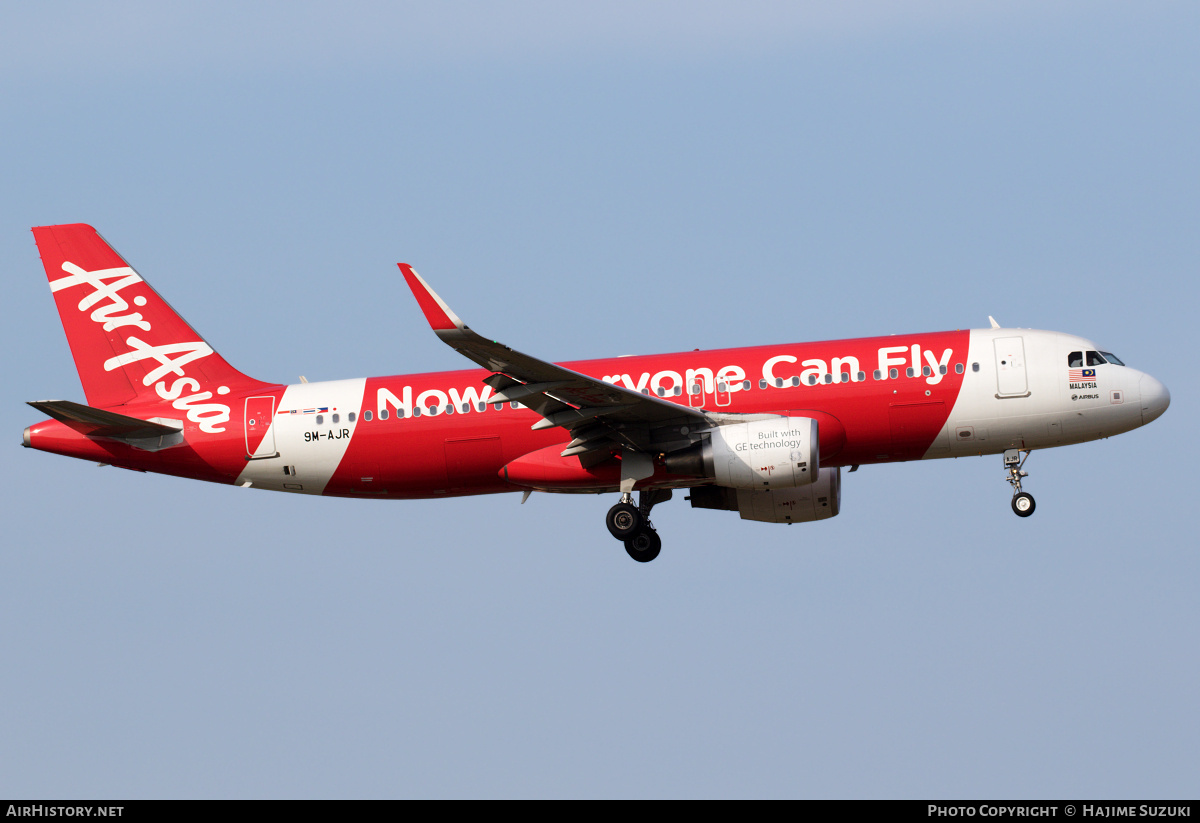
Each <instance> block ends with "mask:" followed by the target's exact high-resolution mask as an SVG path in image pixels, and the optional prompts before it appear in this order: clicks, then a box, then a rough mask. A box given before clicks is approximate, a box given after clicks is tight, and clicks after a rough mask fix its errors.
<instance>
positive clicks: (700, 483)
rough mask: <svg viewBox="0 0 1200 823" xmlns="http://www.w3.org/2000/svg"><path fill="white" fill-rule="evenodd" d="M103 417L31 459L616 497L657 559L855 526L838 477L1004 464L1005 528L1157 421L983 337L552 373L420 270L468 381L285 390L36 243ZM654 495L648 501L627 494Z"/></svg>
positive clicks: (633, 360)
mask: <svg viewBox="0 0 1200 823" xmlns="http://www.w3.org/2000/svg"><path fill="white" fill-rule="evenodd" d="M33 235H34V239H35V241H36V243H37V247H38V250H39V252H40V254H41V258H42V263H43V265H44V266H45V269H46V274H47V277H48V280H49V284H50V291H51V293H52V294H53V295H54V300H55V303H56V305H57V307H58V312H59V316H60V318H61V320H62V324H63V329H64V330H65V332H66V335H67V341H68V343H69V345H70V348H71V353H72V355H73V357H74V359H75V365H76V367H77V369H78V371H79V378H80V381H81V383H82V384H83V392H84V395H85V397H86V399H87V403H86V404H83V403H77V402H73V401H69V400H43V401H36V402H31V403H30V404H29V405H31V406H33V407H34V408H36V409H38V410H39V411H41V412H43V413H44V414H45V415H47V416H48V417H49V418H51V419H49V420H45V421H43V422H40V423H37V424H34V425H32V426H29V427H28V428H26V429H25V431H24V435H23V443H24V445H25V446H26V447H27V448H33V449H40V450H42V451H47V452H52V453H55V454H61V455H66V456H69V457H76V458H80V459H85V460H93V461H97V462H99V463H101V464H102V465H112V466H118V467H121V468H125V469H132V470H135V471H142V472H157V473H161V474H168V475H175V476H179V477H187V478H193V479H197V480H207V481H210V482H214V483H225V484H231V485H236V486H240V487H245V488H254V489H269V490H272V491H282V492H293V493H296V494H314V495H325V496H336V497H356V498H367V499H374V498H380V499H387V500H396V499H418V498H437V497H450V496H458V495H472V494H493V493H500V492H522V493H523V495H524V497H523V499H522V502H524V500H525V499H527V498H528V496H529V495H530V494H531V493H532V492H534V491H538V492H557V493H590V494H619V495H620V498H619V500H618V502H617V503H616V504H615V505H613V506H612V507H611V508H610V509H609V510H608V512H607V514H606V518H605V523H606V526H607V528H608V531H609V532H610V533H611V534H612V536H613V537H615V538H616V539H617V540H619V541H621V542H622V543H623V544H624V546H625V549H626V551H627V552H628V554H629V556H630V557H632V558H633V559H635V560H637V561H640V562H647V561H650V560H653V559H654V558H656V557H657V556H658V554H659V552H660V550H661V548H662V541H661V539H660V537H659V536H658V533H657V531H656V530H655V528H654V525H653V523H652V522H651V520H650V512H651V509H652V508H653V507H654V506H655V505H658V504H659V503H662V502H665V501H666V500H668V499H670V498H671V496H672V494H673V492H674V491H675V490H686V491H687V498H686V499H687V500H689V501H690V503H691V506H692V507H693V508H701V509H714V510H723V511H736V512H737V513H738V514H739V515H740V516H741V518H742V519H745V520H756V521H762V522H768V523H787V524H792V523H803V522H812V521H817V520H825V519H828V518H831V517H835V516H837V515H838V514H839V513H840V511H841V492H842V475H841V470H842V469H843V468H846V467H849V471H850V472H854V471H857V469H858V468H859V466H862V465H870V464H876V463H894V462H901V461H909V460H929V459H938V458H947V457H962V456H967V455H985V454H987V455H994V454H1000V455H1002V456H1003V463H1004V469H1005V472H1006V476H1007V479H1008V482H1009V484H1010V485H1011V486H1012V491H1013V496H1012V510H1013V511H1014V512H1015V513H1016V514H1017V515H1018V516H1020V517H1028V516H1029V515H1031V514H1033V512H1034V508H1035V502H1034V499H1033V496H1032V495H1030V494H1029V493H1028V492H1026V491H1024V490H1023V489H1022V485H1021V481H1022V480H1023V479H1024V478H1026V477H1028V472H1027V471H1026V470H1025V469H1024V465H1025V461H1026V460H1027V459H1028V457H1029V455H1030V453H1031V452H1032V451H1033V450H1035V449H1043V448H1051V447H1054V446H1064V445H1068V444H1073V443H1082V442H1086V441H1089V440H1096V439H1099V438H1104V437H1110V436H1112V435H1114V434H1120V433H1122V432H1126V431H1130V430H1131V429H1135V428H1138V427H1139V426H1143V425H1146V424H1147V423H1149V422H1150V421H1152V420H1154V419H1156V418H1157V417H1159V416H1160V415H1161V414H1162V413H1163V412H1164V411H1166V409H1167V407H1168V405H1169V404H1170V402H1171V396H1170V393H1169V392H1168V391H1167V388H1166V387H1165V386H1164V385H1163V384H1162V383H1161V382H1160V381H1158V380H1157V379H1155V378H1154V377H1152V376H1150V375H1149V374H1146V373H1144V372H1141V371H1138V370H1136V369H1134V368H1132V367H1129V366H1126V365H1125V364H1124V363H1122V362H1121V360H1120V359H1118V358H1117V357H1116V356H1115V355H1113V354H1111V353H1109V352H1107V351H1104V350H1102V349H1100V347H1098V346H1097V345H1095V344H1094V343H1092V342H1091V341H1089V340H1086V339H1084V338H1082V337H1076V336H1074V335H1070V334H1063V333H1059V332H1054V331H1037V330H1031V329H1017V328H1001V327H1000V325H999V324H998V323H996V321H995V320H993V319H991V318H989V321H990V325H991V328H988V329H972V330H959V331H947V332H933V333H922V334H909V335H893V336H883V337H870V338H859V339H850V340H829V341H822V342H815V343H790V344H783V345H774V346H758V347H752V348H734V349H720V350H710V351H699V350H696V351H690V352H678V353H674V354H656V355H641V356H628V357H620V358H610V359H602V360H586V361H579V362H570V363H562V364H555V363H551V362H548V361H544V360H539V359H537V358H535V357H532V356H530V355H526V354H522V353H520V352H517V351H514V350H513V349H511V348H509V347H508V346H505V345H504V344H502V343H499V342H495V341H493V340H491V339H490V338H487V337H484V336H482V335H480V334H477V333H476V332H475V331H473V330H472V329H471V328H470V327H468V326H467V325H466V324H465V323H463V321H462V320H461V319H459V317H458V316H457V315H456V314H455V313H454V312H453V311H451V309H450V308H449V306H447V305H446V303H445V301H443V300H442V298H441V297H439V296H438V295H437V294H436V293H435V292H434V291H433V289H432V288H430V286H429V285H428V283H426V282H425V280H424V279H423V278H421V276H420V275H418V274H417V273H416V271H414V270H413V268H412V267H411V266H409V265H407V264H404V263H401V264H399V267H400V271H401V273H402V275H403V277H404V279H405V281H406V282H407V284H408V286H409V288H410V289H411V290H412V293H413V295H414V297H415V298H416V301H417V303H418V305H419V306H420V308H421V310H422V312H423V313H424V315H425V318H426V320H427V321H428V322H429V324H430V326H431V327H432V329H433V331H434V333H435V334H436V335H437V336H438V337H439V338H440V339H441V340H442V342H444V343H446V344H447V345H449V346H450V347H451V348H453V349H455V350H456V351H458V352H459V353H460V354H462V355H463V356H465V357H466V358H467V359H468V360H471V361H472V362H473V363H474V364H475V365H476V366H477V367H479V368H476V369H471V370H463V371H451V372H436V373H428V374H410V375H395V376H390V377H368V378H357V379H353V380H335V381H330V382H316V383H309V382H307V381H306V380H305V379H304V378H303V377H301V382H300V383H299V384H293V385H284V384H280V383H268V382H262V381H259V380H255V379H253V378H251V377H248V376H246V375H245V374H242V373H241V372H239V371H238V370H236V369H235V368H233V367H232V366H231V365H229V363H227V362H226V361H225V360H224V358H222V357H221V355H219V354H217V353H216V352H215V351H214V350H213V349H212V347H211V346H209V345H208V343H206V342H205V341H204V339H203V338H202V337H200V335H198V334H197V333H196V332H195V331H194V330H193V329H192V328H191V326H189V325H188V324H187V323H186V322H185V321H184V320H183V318H181V317H180V316H179V315H178V314H176V313H175V311H174V310H173V309H172V308H171V307H170V306H169V305H168V304H167V302H166V301H165V300H163V299H162V298H161V297H159V295H158V294H157V293H156V292H155V291H154V290H153V289H152V288H151V287H150V285H149V284H148V283H147V282H146V281H145V280H144V279H143V278H142V277H141V275H140V274H138V273H137V272H136V271H135V270H134V269H133V267H132V266H130V265H129V264H128V263H127V262H126V261H125V259H124V258H123V257H121V256H120V255H119V254H118V253H117V252H116V251H114V250H113V248H112V247H111V246H110V245H109V244H108V243H107V242H106V241H105V240H104V239H103V238H102V237H101V236H100V235H99V233H97V232H96V230H95V229H93V228H92V227H91V226H88V225H84V224H72V225H60V226H43V227H37V228H34V229H33ZM635 491H636V492H637V493H638V497H637V500H636V502H635V500H634V494H633V493H634V492H635Z"/></svg>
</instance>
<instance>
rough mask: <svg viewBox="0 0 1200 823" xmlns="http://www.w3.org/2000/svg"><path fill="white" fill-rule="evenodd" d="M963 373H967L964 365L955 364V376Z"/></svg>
mask: <svg viewBox="0 0 1200 823" xmlns="http://www.w3.org/2000/svg"><path fill="white" fill-rule="evenodd" d="M963 371H965V370H964V369H963V364H962V363H955V364H954V373H955V374H962V373H963Z"/></svg>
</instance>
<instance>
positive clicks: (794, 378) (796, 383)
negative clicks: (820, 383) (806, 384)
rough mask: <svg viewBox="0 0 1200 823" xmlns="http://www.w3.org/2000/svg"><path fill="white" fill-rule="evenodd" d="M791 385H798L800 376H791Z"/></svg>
mask: <svg viewBox="0 0 1200 823" xmlns="http://www.w3.org/2000/svg"><path fill="white" fill-rule="evenodd" d="M792 385H793V386H799V385H800V378H799V377H793V378H792Z"/></svg>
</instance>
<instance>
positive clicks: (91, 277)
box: [50, 261, 229, 434]
mask: <svg viewBox="0 0 1200 823" xmlns="http://www.w3.org/2000/svg"><path fill="white" fill-rule="evenodd" d="M62 269H63V271H65V272H67V276H66V277H60V278H59V279H57V280H52V281H50V291H51V292H60V291H62V290H63V289H67V288H70V287H72V286H90V287H91V291H90V292H89V293H88V294H87V295H86V296H85V297H84V298H83V299H82V300H80V301H79V310H80V311H81V312H88V311H90V314H89V317H90V318H91V320H92V322H93V323H99V324H101V325H102V326H103V327H104V330H105V331H106V332H109V331H113V330H114V329H119V328H124V327H130V326H131V327H133V328H135V329H140V330H141V331H144V332H148V331H150V330H151V326H150V322H149V321H148V320H146V319H145V318H144V317H143V316H142V313H141V312H139V311H131V306H130V305H129V303H128V302H127V301H126V300H125V298H124V297H123V296H122V295H121V290H122V289H124V288H127V287H129V286H132V285H133V284H134V283H141V282H142V278H141V276H140V275H139V274H138V273H137V272H135V271H134V270H133V269H131V268H129V267H128V266H122V267H120V268H115V269H98V270H97V271H86V270H84V269H82V268H80V267H79V266H77V265H75V264H74V263H71V262H69V261H68V262H65V263H63V264H62ZM146 302H147V301H146V298H145V297H143V296H141V295H138V296H137V297H134V298H133V304H134V305H135V306H138V307H141V306H145V305H146ZM125 345H126V346H128V347H129V351H127V352H125V353H124V354H118V355H117V356H116V357H110V358H109V359H108V360H105V361H104V370H105V371H112V370H113V369H116V368H120V367H122V366H126V365H128V364H130V363H137V362H138V361H141V360H153V361H154V362H156V363H158V365H157V366H156V367H155V368H153V369H151V370H150V371H148V372H147V373H146V376H145V377H143V378H142V385H144V386H150V385H153V386H154V391H155V393H156V394H157V395H158V396H159V397H161V398H162V399H163V400H169V401H171V406H172V408H176V409H178V410H179V411H182V412H185V413H186V414H187V419H188V420H190V421H192V422H193V423H196V424H198V425H199V426H200V430H201V431H204V432H208V433H210V434H213V433H216V432H223V431H225V429H224V427H223V426H220V425H219V424H221V423H228V422H229V407H228V406H226V405H224V404H222V403H206V402H205V401H206V400H210V399H211V398H212V396H213V393H212V392H211V391H200V381H198V380H196V379H195V378H194V377H188V376H187V374H186V373H185V371H184V367H185V366H187V365H188V364H189V363H192V362H194V361H196V360H199V359H201V358H204V357H208V356H209V355H210V354H212V353H213V350H212V347H211V346H209V345H208V344H207V343H205V342H204V341H203V340H194V341H190V342H186V343H167V344H164V345H161V346H154V345H151V344H149V343H147V342H145V341H144V340H142V339H141V338H140V337H137V336H135V335H133V334H130V335H129V336H128V337H126V338H125ZM169 375H174V378H170V377H169ZM168 381H169V385H168ZM185 392H191V394H185ZM217 394H229V387H228V386H218V387H217Z"/></svg>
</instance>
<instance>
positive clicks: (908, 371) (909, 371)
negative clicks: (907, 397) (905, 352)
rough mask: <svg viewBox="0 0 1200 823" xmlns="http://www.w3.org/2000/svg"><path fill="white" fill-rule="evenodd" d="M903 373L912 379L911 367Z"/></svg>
mask: <svg viewBox="0 0 1200 823" xmlns="http://www.w3.org/2000/svg"><path fill="white" fill-rule="evenodd" d="M904 373H905V374H906V375H908V376H909V377H912V376H913V375H914V374H915V372H914V371H913V368H912V366H909V367H908V368H907V369H905V370H904Z"/></svg>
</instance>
